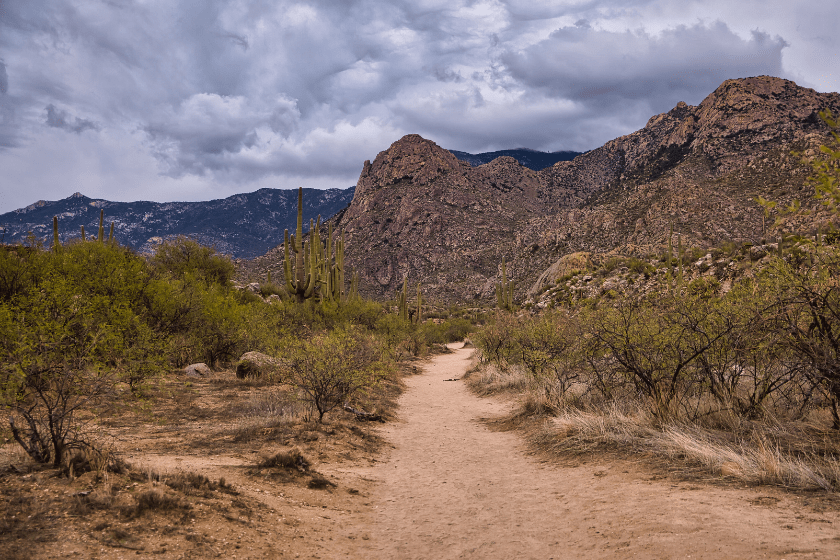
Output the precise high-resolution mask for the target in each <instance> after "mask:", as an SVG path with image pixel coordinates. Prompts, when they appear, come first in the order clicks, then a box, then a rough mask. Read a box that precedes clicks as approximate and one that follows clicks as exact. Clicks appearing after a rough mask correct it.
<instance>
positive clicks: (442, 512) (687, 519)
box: [342, 350, 840, 559]
mask: <svg viewBox="0 0 840 560" xmlns="http://www.w3.org/2000/svg"><path fill="white" fill-rule="evenodd" d="M470 352H471V351H470V350H457V351H455V352H454V353H452V354H445V355H441V356H438V357H436V358H434V359H433V360H432V361H431V362H430V363H429V364H427V365H426V367H425V368H424V369H425V371H424V373H423V374H422V375H418V376H415V377H412V378H409V379H407V384H408V388H407V391H406V392H405V394H404V395H403V397H402V398H401V400H400V412H399V414H400V418H401V421H400V422H397V423H393V424H390V425H388V426H387V427H385V428H383V435H384V436H385V437H386V438H387V439H388V440H389V441H390V442H391V443H392V445H393V449H392V450H391V452H390V453H389V454H388V456H387V458H384V462H382V463H378V464H376V465H375V466H372V467H366V468H362V469H353V474H355V475H358V476H362V477H365V478H369V479H372V480H373V481H375V484H373V485H372V490H371V494H370V497H369V502H370V503H371V504H372V507H373V508H374V509H373V513H372V516H371V519H368V516H367V515H362V516H358V517H357V518H356V523H359V524H361V523H365V524H366V523H368V522H372V525H371V526H370V527H369V528H368V530H369V540H366V541H364V542H359V541H356V543H354V544H358V545H361V546H362V547H363V552H365V553H366V557H368V558H374V559H390V558H400V559H410V558H428V559H432V558H434V559H445V558H481V559H493V558H542V559H548V558H557V559H559V558H564V559H568V558H627V557H631V556H636V557H640V558H676V557H681V558H682V557H690V558H716V559H717V558H787V559H793V558H840V532H838V523H840V516H838V514H837V512H815V510H814V508H813V507H811V506H809V505H808V504H807V499H804V498H803V497H801V496H796V495H793V494H788V493H785V492H783V491H780V490H776V489H773V488H757V489H753V488H743V489H742V488H723V487H712V486H706V485H698V484H693V483H680V482H675V481H672V480H668V479H664V480H663V479H659V480H657V479H656V478H655V477H651V475H650V474H649V473H646V471H645V470H644V469H643V468H636V467H635V466H634V464H633V463H632V462H630V461H624V462H619V463H615V462H605V463H603V464H597V463H586V464H582V465H580V466H576V467H561V466H552V465H548V464H544V463H543V464H541V463H539V462H538V461H537V460H536V459H535V458H533V457H529V456H528V455H527V454H526V453H525V450H524V447H523V444H522V441H521V439H520V438H519V437H518V436H516V435H515V434H513V433H500V432H494V431H490V430H489V429H487V428H486V427H485V426H484V425H483V424H482V423H480V420H481V419H482V418H489V417H494V416H498V415H501V414H503V413H504V412H505V410H506V405H505V404H504V403H500V402H499V401H497V400H495V399H481V398H478V397H475V396H474V395H472V394H471V393H469V392H468V390H467V388H466V387H465V385H464V383H463V382H462V381H452V379H457V378H460V377H461V376H462V375H463V374H464V372H465V371H466V369H467V367H468V365H469V356H470ZM348 474H350V473H348ZM343 521H344V523H347V522H350V523H349V525H351V526H352V525H353V524H354V523H353V522H352V521H350V519H347V518H345V519H344V520H343ZM344 523H342V525H343V527H342V529H343V530H345V531H346V530H348V529H350V530H352V529H353V527H349V526H348V525H345V524H344ZM357 529H363V527H361V526H358V525H357ZM365 536H366V537H367V535H365ZM345 542H346V541H345ZM343 552H345V553H346V552H347V551H346V550H345V551H343Z"/></svg>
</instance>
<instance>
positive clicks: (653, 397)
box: [472, 113, 840, 490]
mask: <svg viewBox="0 0 840 560" xmlns="http://www.w3.org/2000/svg"><path fill="white" fill-rule="evenodd" d="M823 116H824V118H825V119H826V121H827V122H828V123H829V124H830V125H831V126H832V127H835V128H836V126H837V123H836V122H835V121H834V120H833V119H832V118H831V114H830V113H828V114H824V115H823ZM834 138H835V144H834V145H833V146H824V147H823V148H822V156H821V157H817V158H814V159H813V160H812V161H811V170H812V177H811V184H812V186H813V187H814V188H815V189H816V195H817V197H818V198H819V199H821V201H822V202H824V203H825V204H826V206H827V207H828V209H829V210H830V211H831V212H833V213H835V215H836V213H837V212H838V209H840V206H838V202H840V191H838V177H840V168H838V164H839V163H840V151H838V148H840V142H838V137H837V135H836V133H835V136H834ZM761 202H762V204H763V205H764V206H765V208H767V209H768V216H770V217H773V212H775V207H774V205H773V204H772V203H770V202H768V201H761ZM801 213H802V211H801V210H800V207H799V205H798V204H793V205H791V207H790V208H788V209H787V210H786V211H785V212H782V213H780V215H779V216H778V217H777V219H776V220H775V222H774V223H773V224H771V225H770V226H769V229H770V232H771V233H772V234H773V235H777V236H778V239H779V243H777V244H773V245H772V246H771V245H764V246H760V247H755V246H752V245H751V244H743V245H736V244H732V243H730V244H729V245H726V246H724V247H721V248H716V249H713V250H711V251H709V253H706V254H704V253H705V251H706V250H705V249H703V250H701V251H698V250H696V249H690V248H683V246H682V241H681V239H679V240H678V242H677V243H672V242H671V241H669V245H668V249H667V250H666V251H664V252H663V253H662V254H657V255H651V256H650V257H649V258H648V259H639V258H635V257H619V256H612V257H601V258H598V259H593V258H592V256H591V255H589V254H578V255H576V256H572V257H570V258H568V259H567V263H566V264H567V265H568V266H567V267H566V268H567V269H566V270H565V271H564V273H563V275H562V276H560V277H558V278H557V280H556V282H555V283H554V285H548V286H546V287H544V288H543V290H542V293H540V294H536V295H535V296H534V300H535V301H536V302H537V303H536V304H534V301H532V302H531V303H530V304H529V305H534V309H535V310H540V309H542V311H541V312H539V313H537V314H536V315H533V314H527V313H522V314H519V315H513V314H508V313H499V314H498V315H497V316H496V319H495V321H494V322H493V323H492V324H490V325H488V326H487V327H485V328H484V329H482V330H481V331H479V333H478V334H477V336H476V343H477V345H478V347H479V348H480V351H481V357H482V361H483V365H482V366H481V367H480V368H479V369H478V371H477V372H476V373H475V374H473V379H472V383H473V385H474V386H475V387H476V388H478V389H479V390H481V391H491V392H492V391H498V390H511V391H515V392H523V393H524V394H525V395H526V397H527V398H526V399H525V401H524V404H523V407H522V409H521V411H520V415H521V416H522V417H524V418H531V419H534V418H536V419H538V421H537V422H536V423H532V424H531V426H532V428H533V427H534V426H537V428H535V431H533V432H532V437H533V439H534V441H535V442H537V443H538V444H539V445H541V446H544V447H547V448H549V449H552V450H567V451H568V450H573V451H578V452H580V451H587V450H591V449H593V448H597V447H601V446H606V447H608V448H613V447H619V448H623V449H634V450H646V451H650V452H653V453H655V454H664V455H666V456H668V457H679V458H684V459H686V460H687V461H688V462H689V463H694V464H699V465H702V466H703V467H705V468H708V469H711V470H713V471H715V472H718V473H721V474H724V475H729V476H733V477H738V478H741V479H744V480H748V481H752V482H772V483H777V484H782V485H786V486H798V487H819V488H823V489H826V490H837V489H838V488H840V462H838V459H837V457H838V453H840V439H838V430H840V235H838V232H837V230H836V229H833V230H832V231H830V232H822V231H819V232H818V233H817V234H815V235H813V236H810V235H804V234H797V233H795V232H794V233H788V232H785V228H786V227H787V226H788V224H789V223H790V222H789V218H790V217H794V218H796V220H798V221H800V222H802V221H807V218H806V217H803V216H802V215H801ZM557 272H560V271H559V270H558V271H557Z"/></svg>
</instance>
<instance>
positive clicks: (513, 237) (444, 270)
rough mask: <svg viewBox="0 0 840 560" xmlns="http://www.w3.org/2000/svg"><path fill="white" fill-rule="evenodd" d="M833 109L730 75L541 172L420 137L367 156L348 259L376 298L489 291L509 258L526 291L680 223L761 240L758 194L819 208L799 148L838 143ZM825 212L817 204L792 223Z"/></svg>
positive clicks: (716, 238) (351, 217)
mask: <svg viewBox="0 0 840 560" xmlns="http://www.w3.org/2000/svg"><path fill="white" fill-rule="evenodd" d="M824 108H831V109H832V110H833V111H834V112H835V113H840V95H838V94H836V93H818V92H815V91H814V90H811V89H807V88H802V87H799V86H797V85H796V84H795V83H793V82H790V81H787V80H782V79H779V78H772V77H766V76H761V77H756V78H747V79H739V80H727V81H726V82H724V83H723V84H721V86H720V87H718V88H717V89H716V90H715V91H714V92H713V93H711V94H710V95H709V96H708V97H707V98H706V99H704V100H703V102H702V103H701V104H700V105H698V106H689V105H687V104H685V103H679V104H678V105H677V106H676V107H674V109H672V110H671V111H669V112H667V113H663V114H661V115H656V116H654V117H652V118H651V119H650V120H649V121H648V123H647V125H646V126H645V127H644V128H643V129H641V130H639V131H636V132H634V133H632V134H628V135H626V136H622V137H620V138H616V139H615V140H612V141H610V142H607V143H606V144H605V145H604V146H602V147H600V148H597V149H595V150H592V151H590V152H587V153H585V154H582V155H580V156H578V157H576V158H575V159H574V160H573V161H567V162H558V163H556V164H554V165H553V166H551V167H549V168H546V169H543V170H541V171H538V172H535V171H533V170H531V169H528V168H526V167H523V166H521V165H519V164H518V162H516V161H515V160H513V159H512V158H501V159H497V160H494V161H493V162H491V163H489V164H485V165H480V166H478V167H470V166H469V165H467V164H466V163H464V162H461V161H458V159H457V158H456V157H455V156H453V155H452V154H451V153H450V152H447V151H446V150H443V149H442V148H439V147H438V146H437V145H435V144H434V143H432V142H430V141H428V140H424V139H423V138H420V137H419V136H416V135H410V136H406V137H404V138H403V139H401V140H399V141H397V142H395V143H394V144H393V145H392V146H391V147H390V148H389V149H388V150H386V151H384V152H382V153H380V154H379V155H378V156H377V158H376V159H375V160H374V162H373V163H370V162H365V165H364V168H363V170H362V173H361V176H360V178H359V181H358V184H357V188H356V192H355V196H354V198H353V202H352V203H351V205H350V207H349V208H348V209H347V210H346V212H344V214H343V215H342V217H341V219H340V223H339V225H340V227H344V228H346V229H347V232H348V244H347V250H346V252H347V262H348V264H349V266H350V267H351V268H356V269H358V270H359V271H360V272H361V274H362V277H363V284H364V285H363V290H364V291H366V292H367V293H368V294H369V295H374V296H379V297H382V296H386V295H390V294H393V291H394V290H395V289H396V288H397V287H398V286H399V285H400V284H401V282H402V279H403V277H404V276H406V275H407V276H408V277H409V279H410V281H411V282H414V281H416V280H417V281H421V282H422V283H423V285H424V290H425V291H426V297H427V298H437V299H440V300H443V301H451V302H455V301H460V302H466V301H470V300H474V299H483V300H485V301H486V300H488V299H489V298H491V297H492V294H493V283H494V282H495V281H497V280H498V274H499V264H500V262H501V259H502V257H503V256H504V257H505V258H506V259H507V261H508V262H509V263H510V265H509V267H508V271H509V274H510V275H511V276H512V277H513V278H514V280H515V281H516V282H517V286H518V288H517V292H518V293H519V294H520V295H521V294H522V293H524V291H525V290H526V289H527V288H529V287H530V286H531V284H532V283H533V281H534V280H535V279H536V278H537V276H539V274H540V273H541V272H542V271H543V270H545V269H546V268H547V267H548V266H549V265H550V264H552V263H553V262H554V261H556V260H557V259H558V258H559V257H561V256H562V255H565V254H568V253H571V252H575V251H580V250H588V251H599V252H608V251H620V252H624V253H630V254H637V255H642V256H644V255H647V254H651V253H656V252H658V251H660V250H661V249H662V248H663V247H664V246H665V245H666V243H667V239H666V238H667V232H668V231H669V228H670V226H672V225H673V227H674V231H675V233H679V234H681V236H682V239H683V242H684V243H685V244H686V246H697V247H709V246H711V245H714V244H717V243H720V242H722V241H727V240H733V241H739V242H743V241H755V240H760V238H761V237H762V236H764V235H765V234H767V232H764V231H763V230H762V215H763V210H762V208H761V207H760V206H759V205H758V204H757V203H756V202H755V201H754V199H755V197H756V196H758V195H762V196H764V197H765V198H772V199H774V200H779V201H780V202H782V203H784V202H788V201H790V200H791V199H793V198H794V197H798V198H803V199H805V200H803V202H804V203H805V204H806V205H811V206H814V209H815V211H816V210H817V208H816V206H815V205H814V204H812V203H811V202H810V201H809V199H808V198H807V197H808V196H809V193H808V191H807V189H808V187H807V186H806V177H807V175H808V168H807V167H805V166H803V165H802V164H801V162H800V161H799V158H798V156H793V155H791V151H792V150H801V151H805V152H806V154H807V153H813V152H808V151H809V150H814V149H815V147H817V146H818V145H819V144H820V143H824V142H826V141H827V140H828V136H827V128H826V126H825V125H824V123H823V122H822V121H821V120H820V119H819V117H818V112H819V111H820V110H822V109H824ZM825 219H828V216H827V215H825V214H820V213H819V211H816V212H815V213H814V214H812V215H811V216H810V217H808V218H803V219H802V220H800V221H801V222H802V223H795V222H791V223H790V224H789V225H788V227H789V228H792V229H799V230H802V229H803V228H805V229H807V228H808V227H813V225H814V223H815V221H819V220H825ZM803 220H806V221H807V222H808V223H806V222H805V221H803ZM771 233H772V232H771ZM675 242H676V240H675ZM275 266H276V265H275Z"/></svg>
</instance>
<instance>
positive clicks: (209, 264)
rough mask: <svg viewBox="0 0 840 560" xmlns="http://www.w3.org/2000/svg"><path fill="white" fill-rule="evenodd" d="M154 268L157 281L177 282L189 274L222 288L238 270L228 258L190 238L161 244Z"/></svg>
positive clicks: (153, 264) (153, 262)
mask: <svg viewBox="0 0 840 560" xmlns="http://www.w3.org/2000/svg"><path fill="white" fill-rule="evenodd" d="M151 268H152V272H153V274H154V275H155V276H156V277H158V278H163V277H169V278H173V279H178V278H181V277H184V276H185V275H188V274H189V275H193V276H194V277H196V278H200V279H201V280H203V281H204V282H205V283H206V284H216V285H219V286H227V285H228V284H229V283H230V281H231V279H232V278H233V273H234V271H235V269H234V266H233V263H232V262H230V259H229V258H227V257H225V256H224V255H220V254H218V253H217V252H216V250H215V249H212V248H210V247H204V246H203V245H201V244H199V243H198V242H196V241H193V240H192V239H189V238H187V237H178V238H177V239H173V240H169V241H164V242H163V243H161V244H160V245H158V247H157V249H156V250H155V255H154V256H153V257H152V259H151Z"/></svg>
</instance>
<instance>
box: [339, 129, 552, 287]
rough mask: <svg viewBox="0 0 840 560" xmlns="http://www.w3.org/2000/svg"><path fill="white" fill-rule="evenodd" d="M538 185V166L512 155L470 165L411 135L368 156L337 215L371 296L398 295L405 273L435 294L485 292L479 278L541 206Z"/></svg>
mask: <svg viewBox="0 0 840 560" xmlns="http://www.w3.org/2000/svg"><path fill="white" fill-rule="evenodd" d="M540 190H541V182H540V176H539V174H538V173H537V172H536V171H533V170H531V169H528V168H526V167H523V166H522V165H520V164H519V163H518V162H517V161H516V160H515V159H513V158H511V157H501V158H497V159H496V160H494V161H493V162H491V163H489V164H486V165H482V166H479V167H475V168H474V167H471V166H469V165H468V164H466V163H463V162H461V161H459V160H457V159H456V158H455V157H454V156H453V155H452V154H451V153H449V152H448V151H446V150H444V149H442V148H440V147H439V146H437V145H436V144H435V143H434V142H431V141H429V140H425V139H424V138H421V137H420V136H417V135H410V136H406V137H404V138H402V139H400V140H399V141H397V142H395V143H394V144H392V145H391V147H390V148H389V149H388V150H386V151H384V152H381V153H380V154H379V155H378V156H377V157H376V159H375V160H374V162H373V163H365V166H364V169H363V170H362V174H361V176H360V178H359V182H358V184H357V187H356V193H357V194H356V196H355V197H354V199H353V202H352V203H351V205H350V207H349V208H348V209H347V211H346V212H345V213H344V215H343V216H342V218H341V221H340V223H339V224H338V227H339V228H344V229H345V231H346V232H347V246H346V249H345V253H346V259H347V262H348V264H349V266H350V268H354V269H357V270H359V271H360V272H361V275H362V278H364V279H366V280H367V282H366V283H364V284H363V285H362V290H363V292H367V293H368V294H369V295H374V296H378V297H382V296H387V295H390V294H393V293H394V291H396V290H397V289H398V288H399V287H400V286H401V285H402V281H403V278H404V277H405V276H406V275H407V276H408V278H409V281H410V282H412V283H413V282H415V281H421V282H422V283H423V289H424V292H426V293H427V296H430V297H434V298H437V299H443V300H450V301H451V300H460V301H466V300H468V299H469V298H472V297H475V296H476V294H478V296H479V297H483V296H486V295H487V294H484V293H482V291H481V290H480V289H477V287H479V286H482V285H483V284H484V283H485V280H486V278H487V277H488V276H490V277H492V276H495V275H496V272H497V268H498V266H499V263H500V262H501V259H502V256H503V255H504V254H506V253H505V251H506V250H507V248H509V247H510V245H511V243H512V242H513V241H514V239H515V235H516V231H515V229H516V228H515V226H516V224H517V223H520V222H522V221H523V220H525V219H527V218H528V217H530V216H532V215H543V214H545V210H546V206H545V205H544V204H543V202H541V201H540V198H539V193H540ZM365 284H366V285H365Z"/></svg>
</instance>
